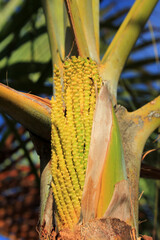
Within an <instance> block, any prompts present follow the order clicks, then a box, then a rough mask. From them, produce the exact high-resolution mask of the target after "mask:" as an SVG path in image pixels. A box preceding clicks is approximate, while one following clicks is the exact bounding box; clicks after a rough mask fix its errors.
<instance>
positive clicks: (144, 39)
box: [0, 0, 160, 240]
mask: <svg viewBox="0 0 160 240" xmlns="http://www.w3.org/2000/svg"><path fill="white" fill-rule="evenodd" d="M100 2H101V12H100V45H101V47H100V52H101V55H103V53H104V51H105V50H106V48H107V46H108V45H109V44H110V42H111V40H112V39H113V36H114V34H115V33H116V31H117V29H118V28H119V26H120V24H121V22H122V21H123V19H124V18H125V16H126V14H127V12H128V9H129V8H130V6H131V4H132V3H133V1H126V0H123V1H121V4H120V3H119V1H116V0H115V1H112V0H108V1H105V0H102V1H100ZM0 9H1V14H0V29H1V32H0V42H1V44H0V82H1V83H4V84H6V85H9V86H10V87H12V88H14V89H16V90H20V91H24V92H31V93H33V94H36V95H39V96H42V97H48V98H50V97H51V95H52V89H53V87H52V66H51V54H50V48H49V42H48V36H47V30H46V26H45V18H44V14H43V11H42V7H41V4H40V1H39V0H34V1H32V0H0ZM157 9H158V6H157V8H156V9H155V11H154V12H153V14H152V16H151V19H150V21H151V24H152V29H151V28H150V29H149V28H148V24H146V26H145V28H144V31H143V32H142V34H141V35H140V37H139V39H138V41H137V44H136V46H135V47H134V48H133V50H132V53H131V55H130V57H129V59H128V61H127V63H126V66H125V68H124V71H123V73H122V75H121V79H120V84H119V88H118V102H119V104H122V105H123V106H125V107H126V108H127V109H128V111H133V110H135V109H137V108H139V107H141V106H142V105H144V104H145V103H147V102H149V101H151V100H153V99H154V98H155V97H157V96H158V94H159V91H160V81H159V79H160V65H159V62H158V54H157V49H158V48H159V46H160V32H159V28H158V27H159V26H158V25H156V24H155V23H156V19H157V22H158V17H159V11H160V10H157ZM155 42H156V44H155ZM159 54H160V53H159ZM158 136H160V134H158V131H156V132H155V133H153V134H152V136H151V137H150V138H149V139H148V141H147V144H146V146H145V149H144V151H148V150H150V149H156V148H158V144H159V143H158V140H157V141H156V139H158ZM159 139H160V137H159ZM159 160H160V153H159V151H158V150H157V151H154V152H152V153H149V154H148V155H147V156H146V157H145V159H144V160H143V163H145V164H147V165H148V166H149V167H150V166H152V167H155V168H158V167H159V169H160V166H159V164H160V163H159ZM159 175H160V173H159V172H158V174H157V175H156V176H159ZM38 176H39V161H38V157H37V155H36V153H35V150H34V147H33V144H32V142H31V141H30V137H29V135H28V133H27V131H26V130H25V129H24V128H23V127H22V126H20V125H19V124H17V123H16V122H15V121H13V120H12V119H10V118H9V117H8V116H6V115H5V114H4V113H1V115H0V189H1V195H0V233H3V234H4V235H7V236H10V238H11V239H30V240H33V239H37V237H38V235H37V233H36V229H35V228H36V225H37V222H38V206H39V183H38V182H39V177H38ZM141 176H142V177H143V176H145V177H146V175H145V174H144V173H143V172H142V173H141ZM147 177H148V178H154V174H153V173H152V171H151V170H150V172H149V174H148V175H147ZM157 178H158V177H157ZM159 178H160V177H159ZM142 191H144V193H143V195H142V197H141V200H140V222H141V223H140V233H143V234H148V235H152V234H153V235H154V236H155V239H157V240H158V236H159V239H160V233H158V232H157V229H160V226H159V225H158V224H160V216H159V212H160V211H159V209H160V201H159V202H158V200H155V199H160V197H159V196H158V194H159V193H160V184H159V182H158V180H157V182H156V181H155V180H151V179H147V180H146V179H144V178H142V179H141V181H140V192H142ZM157 219H158V222H157ZM143 221H144V222H143ZM158 226H159V227H158ZM27 234H28V235H27Z"/></svg>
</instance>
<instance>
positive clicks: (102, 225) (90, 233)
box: [40, 218, 136, 240]
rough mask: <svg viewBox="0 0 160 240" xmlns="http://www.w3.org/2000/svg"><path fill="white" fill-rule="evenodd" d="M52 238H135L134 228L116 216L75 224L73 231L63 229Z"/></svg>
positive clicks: (96, 239)
mask: <svg viewBox="0 0 160 240" xmlns="http://www.w3.org/2000/svg"><path fill="white" fill-rule="evenodd" d="M40 239H50V240H51V239H52V240H136V235H135V230H134V229H133V228H132V227H131V226H130V225H128V224H126V223H125V222H124V221H121V220H119V219H116V218H106V219H95V220H93V221H90V222H88V223H86V224H84V225H81V226H77V227H76V228H75V230H74V232H72V231H70V230H68V229H65V230H63V231H60V232H59V234H58V235H57V236H55V237H53V238H40Z"/></svg>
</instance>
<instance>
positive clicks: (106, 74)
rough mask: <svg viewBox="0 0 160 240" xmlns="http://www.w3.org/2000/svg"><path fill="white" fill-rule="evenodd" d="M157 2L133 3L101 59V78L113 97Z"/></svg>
mask: <svg viewBox="0 0 160 240" xmlns="http://www.w3.org/2000/svg"><path fill="white" fill-rule="evenodd" d="M157 2H158V0H152V1H151V0H137V1H136V2H135V3H134V5H133V7H132V8H131V10H130V11H129V13H128V15H127V17H126V19H125V20H124V22H123V23H122V25H121V27H120V28H119V30H118V32H117V34H116V36H115V37H114V39H113V41H112V43H111V44H110V46H109V48H108V49H107V51H106V53H105V55H104V57H103V59H102V66H100V71H101V76H102V78H103V79H104V80H107V81H108V82H109V87H110V91H111V93H112V94H113V95H114V96H116V95H117V85H118V80H119V77H120V74H121V72H122V69H123V67H124V65H125V62H126V60H127V58H128V56H129V54H130V52H131V50H132V48H133V46H134V44H135V42H136V40H137V38H138V36H139V34H140V33H141V31H142V29H143V27H144V25H145V23H146V22H147V20H148V18H149V16H150V14H151V13H152V11H153V9H154V7H155V6H156V4H157Z"/></svg>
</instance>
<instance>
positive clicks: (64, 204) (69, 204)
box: [51, 57, 101, 228]
mask: <svg viewBox="0 0 160 240" xmlns="http://www.w3.org/2000/svg"><path fill="white" fill-rule="evenodd" d="M63 68H64V71H63V76H62V75H61V73H60V70H59V68H57V67H56V66H55V69H54V86H55V97H54V98H52V101H51V102H52V114H51V121H52V136H51V149H52V160H51V164H52V167H51V169H52V189H53V195H54V201H55V206H56V207H55V218H56V222H57V225H58V227H59V228H62V226H63V227H64V226H65V227H69V228H71V227H72V226H73V225H74V224H76V223H77V222H78V220H79V217H80V205H81V198H82V191H83V186H84V180H85V172H86V167H87V159H88V153H89V145H90V135H91V129H92V122H93V113H94V109H95V103H96V95H97V93H98V91H99V89H100V86H101V78H100V76H99V73H98V66H97V64H96V62H94V61H93V60H91V59H88V58H82V57H78V58H77V57H72V58H71V59H68V60H66V61H65V62H64V65H63ZM62 79H63V83H62Z"/></svg>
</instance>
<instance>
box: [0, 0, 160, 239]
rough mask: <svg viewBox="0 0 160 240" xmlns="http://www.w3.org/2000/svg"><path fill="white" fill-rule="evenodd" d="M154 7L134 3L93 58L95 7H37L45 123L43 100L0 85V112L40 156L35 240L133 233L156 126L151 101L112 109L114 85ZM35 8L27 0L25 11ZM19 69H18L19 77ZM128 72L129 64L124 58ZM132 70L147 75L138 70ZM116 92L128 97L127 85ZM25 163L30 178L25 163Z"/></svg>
mask: <svg viewBox="0 0 160 240" xmlns="http://www.w3.org/2000/svg"><path fill="white" fill-rule="evenodd" d="M156 3H157V1H152V3H151V2H150V1H147V0H144V1H142V2H141V1H139V0H138V1H136V3H135V4H134V5H133V7H132V8H131V10H130V12H129V13H128V15H127V17H126V18H125V20H124V21H123V24H122V25H121V27H120V29H119V30H118V31H117V34H116V35H115V37H114V39H113V41H112V43H111V44H110V46H109V47H108V48H107V51H106V52H105V54H104V56H103V58H102V60H100V56H99V37H98V34H99V24H98V22H99V20H98V19H99V17H98V16H99V14H98V9H99V3H98V1H89V2H88V3H87V4H86V3H85V2H84V1H81V2H72V1H66V2H64V1H61V2H59V1H43V8H44V12H45V16H46V23H47V28H48V34H49V40H50V47H51V55H52V66H53V68H54V81H55V97H56V99H55V100H54V99H52V123H51V119H50V113H51V104H50V101H48V100H47V99H42V98H39V97H36V96H34V95H31V94H25V93H19V92H16V91H14V90H12V89H10V88H8V87H6V86H4V85H1V94H0V107H1V109H2V110H3V111H5V112H7V113H8V114H9V115H11V116H12V117H14V118H15V119H16V120H17V121H20V122H21V123H22V124H24V126H25V127H26V128H27V129H29V131H30V132H31V136H32V139H33V142H34V145H35V147H36V150H37V152H38V154H39V155H40V158H41V216H40V238H41V239H46V238H48V239H52V238H53V239H54V236H55V235H56V234H57V233H58V234H60V235H61V238H64V239H67V236H69V235H74V234H75V233H76V235H77V239H78V233H79V231H80V228H81V234H82V236H83V235H85V236H86V238H87V237H88V239H89V238H90V235H91V234H93V233H92V229H93V228H95V226H97V228H99V229H100V230H99V232H97V235H95V236H94V239H98V238H99V239H100V236H101V235H102V234H103V228H104V225H105V226H106V227H105V231H107V229H110V230H109V233H108V235H107V236H106V239H109V235H112V233H113V232H115V228H117V225H118V226H119V229H120V232H119V234H121V235H120V236H121V239H124V235H123V233H122V230H121V229H122V228H124V227H126V233H125V234H127V233H128V234H130V233H132V235H133V236H134V237H135V236H136V234H137V235H138V229H137V225H138V183H139V173H140V162H141V155H142V151H143V147H144V144H145V142H146V140H147V138H148V137H149V135H150V134H151V133H152V132H153V131H154V130H155V129H156V128H157V127H158V126H159V125H160V116H159V114H160V113H159V97H158V98H156V99H155V100H154V101H152V102H150V103H148V104H146V105H145V106H144V107H141V108H139V109H138V110H135V111H133V112H130V113H129V112H127V110H126V109H125V108H124V107H118V106H117V100H116V99H117V85H118V80H119V77H120V74H121V72H122V69H123V67H124V64H125V62H126V59H127V58H128V55H129V53H130V51H131V49H132V47H133V45H134V44H135V41H136V39H137V38H138V36H139V34H140V32H141V31H142V28H143V26H144V24H145V22H146V21H147V19H148V17H149V15H150V14H151V12H152V10H153V8H154V6H155V5H156ZM37 6H38V5H36V1H35V6H34V7H35V8H33V9H32V13H33V12H34V11H35V9H36V7H37ZM55 9H56V10H57V11H55ZM144 9H146V11H145V12H144ZM135 12H136V14H135ZM75 13H76V14H75ZM64 20H65V21H64ZM2 33H3V32H2ZM4 35H5V33H4ZM131 36H132V37H131ZM15 37H17V36H16V34H15ZM3 38H4V36H3V34H2V39H3ZM23 41H24V40H23ZM71 56H73V57H71ZM78 56H79V57H78ZM70 57H71V59H68V58H70ZM49 64H50V63H49V62H48V64H46V66H45V71H46V69H47V67H48V66H49ZM142 64H143V63H142ZM55 65H56V66H55ZM129 65H130V66H129ZM26 66H27V64H26V63H25V64H24V66H23V64H22V67H23V71H26V70H27V69H26ZM31 67H32V69H33V71H37V70H36V69H38V68H40V67H41V65H38V64H35V63H34V62H32V65H31ZM128 67H129V68H134V67H135V63H133V62H132V61H131V60H130V62H128ZM77 71H78V73H79V75H78V76H77V75H76V74H77ZM139 72H140V73H141V74H144V76H146V75H147V73H146V72H145V71H144V69H143V68H142V67H141V66H140V67H139ZM26 76H27V78H26V77H24V82H25V81H26V80H27V81H28V75H26ZM147 76H148V75H147ZM42 77H43V75H42ZM40 79H42V78H40ZM68 79H69V80H68ZM62 80H63V88H64V90H63V91H62V89H61V88H62V87H61V84H60V83H61V81H62ZM71 80H72V81H71ZM41 81H42V80H41ZM101 84H102V87H100V86H101ZM124 87H125V88H126V89H127V91H132V88H131V87H130V85H129V84H126V83H125V84H124ZM80 89H82V91H80V92H79V96H77V91H79V90H80ZM100 89H101V90H100ZM17 99H18V101H17ZM87 101H88V102H87ZM136 104H137V103H136ZM94 108H95V113H94V120H92V119H93V112H94ZM76 109H79V111H76ZM60 118H61V121H59V119H60ZM92 121H93V125H92ZM62 123H63V124H62ZM118 125H119V126H118ZM51 126H52V130H51ZM91 128H92V134H91ZM51 131H52V145H51V148H52V157H50V143H49V141H50V132H51ZM100 133H101V134H100ZM90 135H91V139H90ZM67 139H70V141H69V143H70V145H69V143H68V142H67ZM115 152H116V154H115ZM88 154H89V158H88ZM87 158H88V164H87ZM28 159H29V158H28ZM50 159H51V160H50ZM78 161H79V162H78ZM97 161H98V165H97ZM30 165H31V167H32V171H33V172H35V173H36V170H35V168H34V165H33V163H32V161H30ZM56 166H57V167H56ZM86 168H87V169H86ZM127 177H128V178H127ZM37 180H38V176H37ZM84 180H85V182H84ZM91 180H92V181H91ZM61 187H62V190H61V189H60V188H61ZM53 193H54V194H53ZM53 196H54V197H53ZM67 199H68V200H67ZM53 204H54V207H53V208H52V206H53ZM97 218H98V219H97ZM101 218H103V220H101ZM117 218H118V219H120V220H121V221H118V220H117ZM78 220H79V225H78V226H79V227H77V226H76V227H75V224H76V223H77V221H78ZM122 221H125V222H126V224H129V225H124V222H122ZM73 230H74V232H73ZM135 230H136V233H135ZM59 231H60V232H59ZM127 231H128V232H127ZM128 236H130V235H128ZM70 237H73V236H70ZM110 239H111V238H110ZM128 239H129V238H128Z"/></svg>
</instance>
